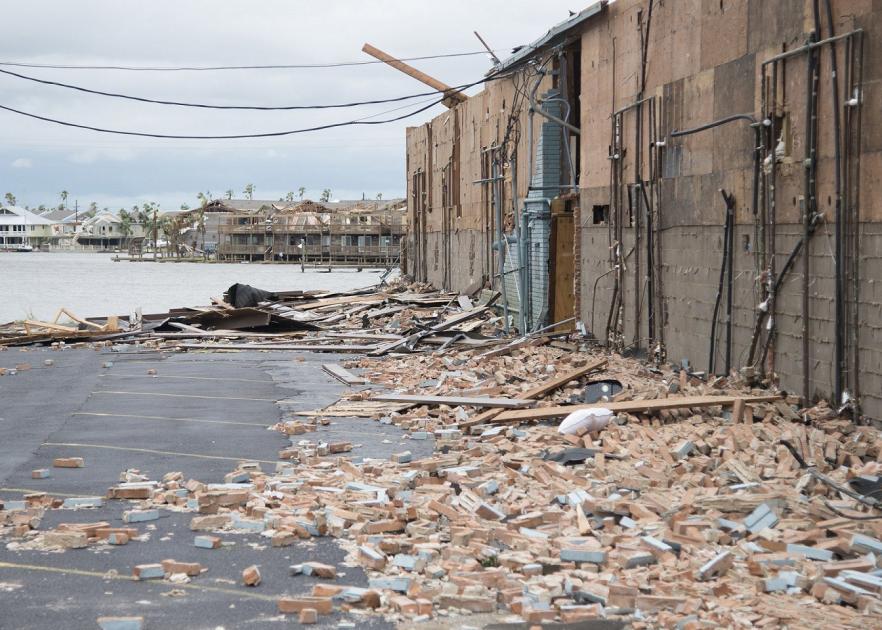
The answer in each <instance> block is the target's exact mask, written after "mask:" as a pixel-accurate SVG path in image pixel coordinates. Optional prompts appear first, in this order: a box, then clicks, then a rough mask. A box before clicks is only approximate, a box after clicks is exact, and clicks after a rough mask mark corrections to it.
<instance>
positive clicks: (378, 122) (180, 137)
mask: <svg viewBox="0 0 882 630" xmlns="http://www.w3.org/2000/svg"><path fill="white" fill-rule="evenodd" d="M504 77H505V73H504V72H501V71H496V72H493V73H491V74H488V75H487V76H485V77H484V78H482V79H479V80H477V81H474V82H472V83H469V84H466V85H461V86H458V87H456V88H453V89H454V90H461V89H466V88H470V87H472V86H475V85H478V84H479V83H487V82H489V81H494V80H497V79H500V78H504ZM443 102H444V98H439V99H436V100H432V102H431V103H429V104H428V105H425V106H424V107H420V108H419V109H416V110H414V111H412V112H409V113H407V114H402V115H401V116H396V117H394V118H384V119H382V120H368V119H369V118H373V117H375V116H379V115H380V114H373V115H371V116H366V117H364V118H359V119H355V120H349V121H345V122H338V123H328V124H325V125H316V126H314V127H303V128H300V129H290V130H286V131H270V132H266V133H243V134H229V135H207V136H195V135H183V134H162V133H147V132H143V131H125V130H121V129H107V128H104V127H94V126H92V125H83V124H80V123H73V122H69V121H66V120H59V119H57V118H50V117H48V116H41V115H39V114H34V113H31V112H25V111H22V110H20V109H15V108H13V107H9V106H7V105H2V104H0V110H4V111H8V112H12V113H14V114H19V115H20V116H26V117H28V118H33V119H35V120H42V121H43V122H49V123H53V124H56V125H61V126H64V127H73V128H75V129H86V130H88V131H97V132H99V133H108V134H116V135H121V136H138V137H142V138H164V139H173V140H237V139H243V138H272V137H278V136H290V135H295V134H301V133H308V132H311V131H322V130H325V129H334V128H337V127H350V126H360V125H384V124H386V123H391V122H396V121H399V120H404V119H405V118H410V117H412V116H415V115H417V114H419V113H421V112H424V111H426V110H428V109H431V108H432V107H434V106H435V105H438V104H439V103H443ZM396 109H402V108H401V107H398V108H395V109H393V110H390V111H395V110H396Z"/></svg>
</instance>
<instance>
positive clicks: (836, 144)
mask: <svg viewBox="0 0 882 630" xmlns="http://www.w3.org/2000/svg"><path fill="white" fill-rule="evenodd" d="M815 2H817V0H815ZM824 4H825V5H826V13H827V27H828V28H829V29H830V35H831V37H830V38H828V40H827V41H829V42H830V69H831V75H830V89H831V96H832V97H833V136H834V141H833V162H834V168H835V170H836V172H835V178H834V184H833V185H834V196H835V199H836V201H835V211H834V212H835V216H836V227H835V236H834V246H835V259H836V278H835V280H836V288H835V315H834V318H833V321H834V324H833V325H834V327H835V329H836V331H835V335H836V336H835V350H834V352H835V357H836V358H835V361H836V368H835V369H834V371H833V393H834V396H835V399H836V405H837V406H838V405H841V404H843V403H844V402H845V401H844V400H843V397H842V394H843V391H844V387H843V382H842V381H843V379H842V376H843V373H844V372H845V369H846V368H845V337H844V334H845V331H844V330H843V327H844V326H845V290H844V286H843V285H844V282H843V281H844V278H843V275H844V271H843V266H842V262H843V257H842V151H841V146H840V142H841V136H842V122H841V119H840V113H839V107H840V103H839V76H838V65H839V64H838V62H837V59H836V40H837V37H836V36H835V35H834V33H833V29H834V27H833V9H832V7H831V5H830V0H825V3H824ZM845 36H848V34H846V35H845ZM854 351H855V352H857V348H854Z"/></svg>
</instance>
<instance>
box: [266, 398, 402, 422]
mask: <svg viewBox="0 0 882 630" xmlns="http://www.w3.org/2000/svg"><path fill="white" fill-rule="evenodd" d="M279 402H280V403H290V404H296V403H297V400H296V399H292V400H282V401H279ZM410 407H413V403H388V402H377V401H371V400H338V401H337V402H335V403H334V404H332V405H328V406H327V407H324V408H323V409H314V410H311V411H295V412H294V415H296V416H306V417H308V418H309V417H321V416H324V417H328V418H376V417H381V416H387V415H389V414H390V413H398V412H401V411H404V410H405V409H409V408H410Z"/></svg>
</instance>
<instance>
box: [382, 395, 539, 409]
mask: <svg viewBox="0 0 882 630" xmlns="http://www.w3.org/2000/svg"><path fill="white" fill-rule="evenodd" d="M371 400H375V401H378V402H400V403H414V404H417V405H452V406H457V405H467V406H471V407H499V408H502V409H521V408H523V407H528V406H530V405H533V404H535V403H536V401H534V400H526V399H523V398H488V397H486V396H481V397H479V396H475V397H469V396H429V395H426V396H421V395H416V394H379V395H377V396H373V397H371Z"/></svg>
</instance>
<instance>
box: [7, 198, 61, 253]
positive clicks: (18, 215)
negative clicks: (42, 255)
mask: <svg viewBox="0 0 882 630" xmlns="http://www.w3.org/2000/svg"><path fill="white" fill-rule="evenodd" d="M51 236H52V221H50V220H48V219H46V218H44V217H42V216H40V215H39V214H34V213H33V212H31V211H29V210H25V209H24V208H19V207H18V206H0V251H3V250H7V251H18V250H24V249H26V248H28V247H33V248H34V249H37V248H39V247H40V246H42V245H44V244H47V243H48V242H49V239H50V238H51Z"/></svg>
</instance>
